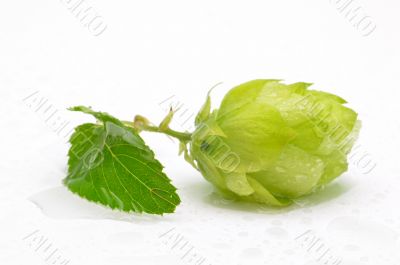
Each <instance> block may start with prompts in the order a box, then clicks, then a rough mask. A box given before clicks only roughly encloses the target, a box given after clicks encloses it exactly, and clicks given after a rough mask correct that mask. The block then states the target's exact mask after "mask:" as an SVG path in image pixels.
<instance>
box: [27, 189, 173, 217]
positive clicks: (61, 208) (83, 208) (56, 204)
mask: <svg viewBox="0 0 400 265" xmlns="http://www.w3.org/2000/svg"><path fill="white" fill-rule="evenodd" d="M28 200H29V201H31V202H32V203H33V204H35V205H36V206H37V207H38V208H39V209H40V210H41V211H42V213H43V214H44V215H46V216H48V217H50V218H54V219H91V220H115V221H123V222H129V223H140V224H154V223H156V222H160V221H166V220H165V219H163V218H161V217H160V216H157V215H149V214H137V213H133V212H131V213H126V212H122V211H118V210H112V209H110V208H107V207H105V206H102V205H100V204H97V203H93V202H89V201H87V200H85V199H82V198H80V197H79V196H78V195H76V194H73V193H71V192H70V191H69V190H68V189H67V188H66V187H64V186H58V187H54V188H51V189H47V190H44V191H41V192H39V193H36V194H34V195H31V196H30V197H29V198H28Z"/></svg>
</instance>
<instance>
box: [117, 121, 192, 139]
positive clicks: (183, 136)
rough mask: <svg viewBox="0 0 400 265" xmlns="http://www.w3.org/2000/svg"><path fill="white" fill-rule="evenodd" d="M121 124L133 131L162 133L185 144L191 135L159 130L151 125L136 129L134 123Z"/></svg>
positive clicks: (168, 129)
mask: <svg viewBox="0 0 400 265" xmlns="http://www.w3.org/2000/svg"><path fill="white" fill-rule="evenodd" d="M123 123H124V124H125V125H127V126H130V127H133V128H134V129H137V130H142V131H146V132H156V133H163V134H166V135H169V136H172V137H174V138H177V139H178V140H180V141H183V142H187V141H190V140H191V139H192V134H191V133H184V132H178V131H174V130H172V129H170V128H167V129H164V130H161V129H160V128H159V127H157V126H151V125H145V124H143V125H142V126H141V127H140V128H136V126H135V123H134V122H130V121H123Z"/></svg>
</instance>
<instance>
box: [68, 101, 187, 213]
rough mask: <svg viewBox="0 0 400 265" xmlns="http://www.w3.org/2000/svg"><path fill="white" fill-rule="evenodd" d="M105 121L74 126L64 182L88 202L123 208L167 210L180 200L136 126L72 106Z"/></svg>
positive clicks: (171, 210)
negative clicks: (132, 126)
mask: <svg viewBox="0 0 400 265" xmlns="http://www.w3.org/2000/svg"><path fill="white" fill-rule="evenodd" d="M71 110H73V111H81V112H84V113H88V114H91V115H93V116H95V117H96V118H97V119H98V120H99V121H101V122H102V123H103V124H92V123H86V124H83V125H80V126H78V127H77V128H75V132H74V134H73V135H72V137H71V139H70V142H71V145H72V146H71V149H70V150H69V153H68V156H69V161H68V176H67V177H66V178H65V179H64V183H65V185H66V186H67V187H68V188H69V189H70V190H71V191H72V192H74V193H76V194H78V195H80V196H81V197H84V198H86V199H87V200H89V201H93V202H98V203H101V204H103V205H107V206H109V207H111V208H112V209H119V210H122V211H127V212H129V211H135V212H139V213H141V212H146V213H151V214H163V213H172V212H174V210H175V208H176V206H177V205H178V204H179V203H180V199H179V196H178V195H177V194H176V188H175V187H174V186H173V185H172V184H171V183H170V179H169V178H168V177H167V176H166V175H165V174H164V173H163V171H162V169H163V167H162V165H161V164H160V163H159V162H158V161H157V160H156V159H155V158H154V153H153V152H152V151H151V150H150V148H149V147H148V146H146V145H145V143H144V141H143V139H142V138H141V137H140V136H139V135H138V134H137V132H136V131H134V130H133V129H132V128H130V127H127V126H125V125H123V123H122V122H121V121H119V120H118V119H116V118H114V117H112V116H111V115H109V114H107V113H103V112H95V111H93V110H91V109H90V108H87V107H81V106H79V107H74V108H71Z"/></svg>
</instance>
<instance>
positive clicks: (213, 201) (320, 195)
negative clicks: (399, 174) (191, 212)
mask: <svg viewBox="0 0 400 265" xmlns="http://www.w3.org/2000/svg"><path fill="white" fill-rule="evenodd" d="M207 185H208V186H210V184H208V183H199V184H196V185H193V188H192V190H193V192H192V194H193V195H195V196H198V197H200V199H202V200H203V201H204V202H205V203H208V204H210V205H212V206H214V207H217V208H222V209H227V210H232V211H241V212H252V213H259V214H265V213H267V214H282V213H287V212H291V211H293V210H298V209H304V208H311V207H314V206H317V205H322V204H325V203H327V202H330V201H332V200H334V199H336V198H337V197H339V196H341V195H343V194H345V193H347V192H348V191H349V190H350V189H351V188H352V185H350V184H349V183H344V182H334V183H331V184H330V185H328V186H326V187H325V188H323V189H320V190H318V191H316V192H315V193H313V194H311V195H308V196H304V197H301V198H298V199H296V200H295V202H294V203H293V204H292V205H289V206H287V207H271V206H268V205H263V204H258V203H251V202H243V201H237V200H232V199H227V198H224V197H223V196H222V195H221V194H220V193H219V192H218V191H215V190H211V192H210V188H209V187H207V188H206V187H205V186H207ZM206 190H208V193H205V191H206ZM204 194H207V195H204Z"/></svg>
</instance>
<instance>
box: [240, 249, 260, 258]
mask: <svg viewBox="0 0 400 265" xmlns="http://www.w3.org/2000/svg"><path fill="white" fill-rule="evenodd" d="M262 256H263V252H262V251H261V250H260V249H259V248H246V249H243V250H242V253H241V254H240V257H241V258H245V259H260V258H262Z"/></svg>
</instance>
